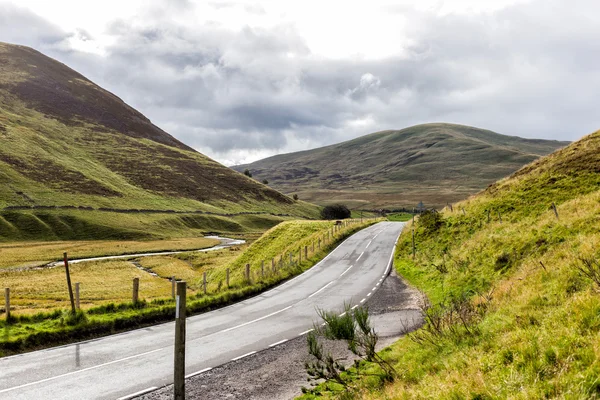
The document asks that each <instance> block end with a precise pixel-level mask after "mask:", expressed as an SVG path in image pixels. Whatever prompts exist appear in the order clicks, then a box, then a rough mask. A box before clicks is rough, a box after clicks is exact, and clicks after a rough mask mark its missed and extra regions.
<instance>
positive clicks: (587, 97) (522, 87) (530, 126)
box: [0, 0, 600, 165]
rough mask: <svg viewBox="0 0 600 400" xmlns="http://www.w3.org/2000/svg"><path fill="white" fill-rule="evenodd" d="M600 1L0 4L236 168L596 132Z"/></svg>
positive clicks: (16, 39) (49, 48) (90, 72)
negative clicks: (382, 144)
mask: <svg viewBox="0 0 600 400" xmlns="http://www.w3.org/2000/svg"><path fill="white" fill-rule="evenodd" d="M598 15H600V2H598V1H597V0H570V1H566V0H486V1H483V0H462V1H459V0H456V1H440V0H419V1H408V0H406V1H393V2H392V1H379V0H369V1H327V0H320V1H312V0H305V1H283V0H279V1H268V0H262V1H236V0H232V1H216V0H215V1H192V0H144V1H141V0H127V1H124V0H119V1H112V0H103V1H96V0H86V1H81V0H54V1H47V0H19V1H6V0H0V41H4V42H9V43H16V44H22V45H26V46H31V47H33V48H35V49H37V50H39V51H41V52H42V53H44V54H46V55H48V56H50V57H53V58H55V59H57V60H59V61H61V62H63V63H65V64H67V65H68V66H70V67H71V68H73V69H75V70H77V71H78V72H80V73H82V74H83V75H85V76H86V77H87V78H89V79H90V80H92V81H94V82H95V83H97V84H98V85H100V86H102V87H103V88H105V89H107V90H109V91H111V92H113V93H115V94H116V95H117V96H119V97H120V98H121V99H123V100H124V101H125V102H126V103H128V104H130V105H131V106H133V107H134V108H136V109H137V110H139V111H140V112H142V113H143V114H144V115H146V116H147V117H148V118H149V119H150V120H152V122H153V123H154V124H156V125H158V126H159V127H161V128H162V129H164V130H165V131H167V132H169V133H170V134H171V135H173V136H175V137H176V138H178V139H179V140H181V141H182V142H184V143H186V144H188V145H189V146H191V147H194V148H195V149H197V150H198V151H200V152H201V153H203V154H206V155H208V156H210V157H212V158H214V159H215V160H217V161H219V162H222V163H224V164H226V165H233V164H241V163H247V162H252V161H255V160H258V159H261V158H265V157H268V156H271V155H275V154H280V153H288V152H293V151H300V150H307V149H311V148H316V147H321V146H325V145H329V144H333V143H339V142H342V141H345V140H350V139H353V138H356V137H359V136H362V135H366V134H369V133H372V132H377V131H381V130H387V129H402V128H405V127H408V126H412V125H415V124H420V123H427V122H451V123H459V124H465V125H471V126H476V127H479V128H484V129H490V130H493V131H495V132H498V133H502V134H506V135H515V136H521V137H527V138H544V139H557V140H576V139H578V138H580V137H582V136H584V135H586V134H588V133H591V132H593V131H595V130H598V129H600V113H598V107H599V104H600V40H598V38H600V24H598V23H597V20H596V17H597V16H598Z"/></svg>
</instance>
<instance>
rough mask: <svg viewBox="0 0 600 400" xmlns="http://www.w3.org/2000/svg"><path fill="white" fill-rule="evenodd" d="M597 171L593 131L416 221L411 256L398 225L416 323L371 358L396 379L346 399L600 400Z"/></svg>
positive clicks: (407, 236)
mask: <svg viewBox="0 0 600 400" xmlns="http://www.w3.org/2000/svg"><path fill="white" fill-rule="evenodd" d="M599 166H600V132H596V133H594V134H592V135H590V136H588V137H586V138H584V139H582V140H581V141H579V142H576V143H574V144H572V145H571V146H569V147H567V148H565V149H563V150H561V151H558V152H556V153H554V154H552V155H550V156H548V157H545V158H542V159H540V160H539V161H537V162H535V163H533V164H531V165H529V166H527V167H525V168H524V169H522V170H520V171H518V172H517V173H515V174H514V175H513V176H512V177H510V178H507V179H504V180H502V181H499V182H498V183H496V184H495V185H492V186H491V187H489V188H488V189H487V190H485V191H484V192H482V193H480V194H479V195H477V196H474V197H473V198H471V199H469V200H467V201H464V202H462V203H459V204H458V205H456V206H455V207H454V212H452V211H450V210H448V209H445V210H444V211H443V212H442V213H440V214H435V213H431V214H424V215H422V216H421V217H420V218H419V219H418V220H417V221H416V223H415V226H414V228H415V241H416V256H415V257H414V258H413V257H412V234H411V231H412V229H411V226H410V225H409V229H407V230H405V232H404V233H403V234H402V235H401V237H400V240H399V242H398V248H397V252H396V256H395V266H396V270H397V271H398V273H399V274H401V275H402V276H403V277H404V278H405V279H407V280H408V281H409V282H410V283H411V284H413V285H414V286H416V287H417V288H419V289H421V290H422V291H423V292H424V294H425V295H426V296H427V298H428V301H429V302H430V306H424V308H423V311H424V313H425V317H426V323H425V326H424V327H423V328H421V329H419V330H418V331H416V332H414V333H411V334H409V335H408V336H407V337H405V338H403V339H401V340H400V341H398V342H397V343H395V344H394V345H393V346H391V347H390V348H388V349H386V350H384V351H383V352H382V353H381V354H382V355H383V356H384V357H385V358H386V359H387V360H389V361H390V362H392V363H393V365H395V367H396V370H397V371H398V377H397V379H396V380H395V381H394V382H393V383H388V384H384V383H383V382H381V380H378V379H376V378H375V377H372V378H368V379H364V380H363V381H361V382H358V383H357V394H356V396H355V397H357V398H363V399H377V398H389V399H496V398H509V399H543V398H556V399H595V398H600V378H599V377H600V251H599V248H600V247H599V246H600V230H599V229H598V227H599V226H600V175H599V174H598V171H599V169H598V168H599ZM555 207H556V208H555ZM463 208H464V212H463ZM373 372H376V371H375V370H374V371H373ZM321 389H323V388H321ZM306 397H307V398H311V395H307V396H306Z"/></svg>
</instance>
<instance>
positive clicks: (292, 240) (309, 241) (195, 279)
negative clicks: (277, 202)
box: [0, 220, 376, 355]
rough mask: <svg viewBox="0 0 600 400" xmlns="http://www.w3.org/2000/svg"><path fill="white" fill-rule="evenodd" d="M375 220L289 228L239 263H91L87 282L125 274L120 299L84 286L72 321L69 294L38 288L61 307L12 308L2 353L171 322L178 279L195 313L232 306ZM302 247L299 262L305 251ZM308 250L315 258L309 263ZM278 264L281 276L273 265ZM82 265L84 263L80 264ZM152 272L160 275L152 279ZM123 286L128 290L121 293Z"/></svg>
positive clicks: (204, 257)
mask: <svg viewBox="0 0 600 400" xmlns="http://www.w3.org/2000/svg"><path fill="white" fill-rule="evenodd" d="M374 222H376V220H368V221H364V222H363V223H362V224H361V223H359V222H358V221H356V222H354V223H349V224H348V225H347V226H345V225H342V226H338V227H337V228H336V227H334V223H332V222H326V221H289V222H284V223H282V224H280V225H278V226H276V227H275V228H272V229H271V230H269V231H267V232H266V233H265V234H264V235H263V236H261V237H260V238H259V239H257V240H256V241H255V242H254V243H252V244H251V245H250V246H248V247H247V248H246V249H245V250H244V251H240V252H239V253H237V254H236V255H235V257H232V256H231V255H228V254H227V253H228V252H231V250H222V251H221V252H220V254H217V253H215V254H212V253H206V254H201V253H185V254H180V255H176V256H172V257H164V256H161V257H156V258H152V257H151V258H144V259H140V260H137V262H139V264H140V265H141V267H143V268H145V270H140V269H136V268H135V267H133V266H132V265H131V264H130V265H128V266H127V268H126V267H125V266H124V265H123V264H122V262H120V261H119V262H115V261H111V262H104V263H90V264H89V265H88V266H86V265H85V264H81V267H82V271H81V272H82V274H81V276H84V275H85V276H88V277H90V278H91V277H92V276H93V275H94V274H99V275H97V276H99V277H102V276H105V274H107V273H108V274H110V275H111V276H113V277H115V278H114V279H115V280H117V278H116V277H117V276H119V275H123V276H124V279H123V280H118V283H117V282H113V280H112V278H111V279H109V280H108V282H110V283H111V284H110V285H107V286H109V287H111V289H110V291H111V293H112V294H109V295H108V296H114V300H112V301H111V300H110V299H108V298H106V299H104V300H103V301H98V297H99V296H100V292H94V288H93V286H92V285H90V286H92V287H90V288H88V287H87V286H86V285H84V284H82V308H84V310H83V311H81V312H80V313H79V314H78V315H77V316H75V317H73V316H71V315H70V313H69V312H68V311H66V308H65V307H64V304H65V303H66V299H67V298H68V297H67V293H66V290H62V291H60V290H57V291H56V292H55V291H53V290H49V291H48V292H44V290H43V289H42V290H41V291H39V290H37V291H36V292H35V295H36V296H48V299H52V296H55V297H54V299H55V300H58V302H59V304H60V307H57V308H55V309H47V311H45V312H41V313H36V314H20V313H19V312H18V310H17V309H15V310H11V311H12V316H11V320H9V321H6V320H2V321H0V329H1V330H2V333H3V334H2V337H1V338H0V352H1V353H2V355H6V354H11V353H17V352H22V351H27V350H32V349H36V348H40V347H47V346H51V345H55V344H58V343H66V342H70V341H75V340H81V339H84V338H89V337H94V336H98V335H106V334H110V333H113V332H117V331H122V330H126V329H133V328H136V327H140V326H144V325H148V324H152V323H156V322H162V321H168V320H171V319H172V318H173V315H174V302H173V300H172V299H171V298H170V288H171V283H170V282H169V280H168V279H165V278H170V277H171V276H175V277H176V278H177V279H185V280H186V282H187V283H188V288H189V289H188V291H189V292H188V293H189V299H188V310H189V312H190V313H198V312H203V311H208V310H210V309H213V308H216V307H221V306H224V305H227V304H230V303H232V302H235V301H238V300H241V299H243V298H246V297H248V296H252V295H255V294H257V293H260V292H261V291H263V290H265V289H267V288H270V287H273V286H274V285H277V284H279V283H280V282H282V281H284V280H286V279H289V278H290V277H292V276H295V275H297V274H299V273H301V272H303V271H305V270H306V269H308V268H310V267H312V266H313V265H314V264H315V263H316V262H318V261H319V260H321V259H322V258H323V257H324V256H325V255H326V254H327V253H328V252H330V251H331V250H332V249H333V248H334V247H335V246H336V245H337V244H338V243H339V242H340V241H341V240H343V239H344V238H346V237H347V236H349V235H350V234H352V233H354V232H356V231H357V230H359V229H362V228H364V227H366V226H368V225H371V224H372V223H374ZM319 241H320V243H321V246H320V248H319ZM313 243H315V247H314V251H313ZM301 249H302V260H301V261H300V260H299V259H298V252H299V251H300V250H301ZM305 249H306V251H307V252H308V257H305V253H304V251H305ZM233 253H235V250H234V251H233ZM290 254H292V259H291V261H290ZM273 259H274V260H275V267H276V268H275V270H273V268H272V267H271V260H273ZM223 260H227V261H226V262H224V261H223ZM263 261H264V262H265V269H264V271H265V273H264V275H263V273H262V271H263V269H262V263H263ZM246 264H250V266H251V268H250V279H249V280H248V279H246V276H245V270H246ZM75 266H77V264H75V265H73V267H75ZM227 269H229V270H230V285H229V287H227V285H226V281H225V275H226V270H227ZM100 271H101V272H100ZM115 271H116V272H115ZM132 271H133V272H134V273H135V274H137V276H138V277H140V278H141V283H140V293H141V298H142V300H141V301H140V302H138V303H137V304H133V303H131V301H130V300H129V301H121V302H119V301H118V299H121V298H123V297H122V296H125V298H127V296H130V292H129V290H126V289H125V288H127V287H128V288H130V287H131V277H132V276H133V275H132ZM36 272H38V271H36ZM39 272H45V271H39ZM150 272H152V273H154V274H157V276H151V275H150V274H149V273H150ZM204 273H206V275H207V283H208V284H207V293H206V294H204V287H203V280H202V276H203V275H204ZM60 281H61V282H62V281H63V279H61V280H60ZM123 282H124V283H123ZM59 286H60V284H59ZM57 287H58V286H57ZM119 287H121V288H122V289H125V290H122V289H118V290H117V289H116V288H119ZM99 289H100V288H98V290H99ZM86 290H90V291H91V292H90V293H88V292H86ZM104 295H106V294H104ZM15 296H16V294H15ZM60 302H62V303H60Z"/></svg>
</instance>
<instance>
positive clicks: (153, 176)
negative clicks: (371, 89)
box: [0, 43, 317, 238]
mask: <svg viewBox="0 0 600 400" xmlns="http://www.w3.org/2000/svg"><path fill="white" fill-rule="evenodd" d="M0 143H1V146H0V209H5V210H6V209H7V208H8V209H10V212H11V216H10V217H9V218H0V225H2V224H3V225H7V226H9V227H12V231H22V230H23V229H26V227H24V226H23V224H22V223H20V222H19V218H17V217H15V216H14V215H12V214H14V213H15V212H17V211H18V214H24V215H25V214H26V215H27V216H26V217H25V218H26V219H27V220H28V221H30V222H31V221H32V223H34V224H37V225H40V226H43V225H47V226H49V228H50V231H51V232H50V234H49V236H48V237H49V238H60V237H61V235H60V234H59V233H58V230H60V229H59V228H60V227H61V226H63V225H68V227H67V228H69V229H72V228H73V226H74V224H73V223H72V221H71V222H70V221H69V219H68V218H66V217H65V218H63V217H64V215H65V213H66V214H70V215H72V213H70V212H67V211H65V210H70V209H73V208H77V209H78V210H79V214H78V215H77V216H76V219H78V220H81V218H83V219H84V220H86V219H87V220H88V221H87V223H88V225H89V224H92V225H98V224H100V225H102V224H104V222H103V221H102V220H105V219H106V218H105V217H98V216H92V213H90V212H88V211H90V210H92V211H93V210H98V209H104V212H109V211H111V212H122V211H129V212H132V211H135V210H154V212H155V213H156V212H158V211H168V212H175V211H177V212H190V211H194V212H204V213H215V214H231V213H241V212H244V213H248V212H252V213H270V214H290V215H294V216H301V217H306V216H315V215H317V210H316V208H315V207H313V206H311V205H308V204H305V203H298V202H294V201H293V200H292V199H290V198H289V197H287V196H285V195H283V194H281V193H279V192H277V191H276V190H273V189H271V188H269V187H267V186H265V185H262V184H260V183H258V182H256V181H255V180H252V179H248V178H247V177H246V176H244V175H243V174H239V173H236V172H234V171H232V170H231V169H229V168H226V167H224V166H223V165H221V164H219V163H217V162H215V161H213V160H211V159H209V158H208V157H206V156H204V155H202V154H200V153H198V152H196V151H195V150H193V149H191V148H190V147H188V146H186V145H185V144H183V143H181V142H180V141H178V140H177V139H175V138H174V137H172V136H171V135H169V134H167V133H166V132H164V131H162V130H161V129H160V128H158V127H157V126H155V125H153V124H152V123H151V122H150V120H149V119H147V118H146V117H144V116H143V115H142V114H140V113H139V112H137V111H136V110H134V109H133V108H131V107H130V106H128V105H127V104H125V103H124V102H123V101H122V100H121V99H119V98H118V97H117V96H115V95H114V94H112V93H110V92H108V91H106V90H104V89H102V88H100V87H99V86H97V85H95V84H94V83H93V82H91V81H90V80H88V79H87V78H85V77H84V76H82V75H80V74H79V73H77V72H75V71H73V70H72V69H70V68H68V67H67V66H65V65H64V64H61V63H59V62H57V61H55V60H53V59H51V58H49V57H46V56H44V55H43V54H41V53H39V52H37V51H35V50H33V49H30V48H27V47H23V46H17V45H10V44H6V43H0ZM56 207H59V208H62V210H63V213H62V214H61V215H62V216H60V218H59V219H60V221H54V222H48V221H49V220H50V219H51V218H47V217H45V219H44V218H42V215H44V216H45V215H48V213H50V212H51V211H52V210H55V209H56ZM23 209H26V210H30V209H31V210H35V211H36V212H29V211H27V212H25V211H23V212H21V211H22V210H23ZM40 210H43V212H42V211H40ZM40 212H41V214H40ZM3 215H4V216H6V214H3ZM81 215H85V216H83V217H82V216H81ZM90 218H91V219H90ZM153 218H154V221H155V220H156V216H154V217H153ZM108 219H109V220H111V221H112V222H111V223H113V225H115V224H116V225H115V226H117V225H119V218H118V217H112V218H108ZM168 219H169V218H167V220H168ZM80 222H81V221H80ZM84 222H85V221H84ZM201 224H202V223H201V222H199V223H198V224H197V225H201ZM141 229H142V231H143V230H144V229H143V228H141ZM34 231H35V229H34ZM5 232H6V231H5ZM147 233H148V232H146V234H147ZM15 235H16V236H15ZM2 236H3V235H2V233H0V238H1V237H2ZM13 236H14V237H16V238H18V237H19V235H18V234H14V235H13ZM134 236H135V235H134Z"/></svg>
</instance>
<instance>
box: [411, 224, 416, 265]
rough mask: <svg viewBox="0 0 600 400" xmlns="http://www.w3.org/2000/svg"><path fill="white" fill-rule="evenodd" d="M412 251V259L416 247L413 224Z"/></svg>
mask: <svg viewBox="0 0 600 400" xmlns="http://www.w3.org/2000/svg"><path fill="white" fill-rule="evenodd" d="M412 253H413V260H414V258H415V253H416V248H415V227H414V226H413V228H412Z"/></svg>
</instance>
